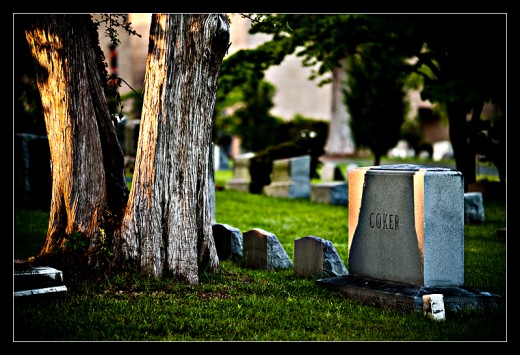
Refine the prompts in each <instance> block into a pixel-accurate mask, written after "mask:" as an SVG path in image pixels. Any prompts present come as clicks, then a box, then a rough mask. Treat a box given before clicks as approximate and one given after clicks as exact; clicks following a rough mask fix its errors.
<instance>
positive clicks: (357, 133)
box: [345, 46, 407, 165]
mask: <svg viewBox="0 0 520 355" xmlns="http://www.w3.org/2000/svg"><path fill="white" fill-rule="evenodd" d="M358 51H360V54H356V55H353V56H351V57H349V58H348V69H347V71H348V80H347V83H348V84H347V85H348V89H347V90H346V91H345V102H346V105H347V107H348V109H349V112H350V116H351V120H350V127H351V129H352V134H353V138H354V140H355V142H356V146H357V147H358V148H362V147H365V148H369V149H370V150H371V151H372V153H373V154H374V165H379V163H380V160H381V157H382V156H384V155H386V153H387V151H388V150H389V149H390V148H392V147H394V146H395V145H396V144H397V141H398V140H399V138H400V128H401V125H402V123H403V122H404V117H405V113H406V107H407V106H406V104H405V93H404V90H403V85H404V78H405V76H406V71H405V64H404V58H402V57H400V56H398V55H396V54H395V53H393V52H392V51H386V50H385V49H384V48H381V47H379V46H363V47H362V48H359V49H358Z"/></svg>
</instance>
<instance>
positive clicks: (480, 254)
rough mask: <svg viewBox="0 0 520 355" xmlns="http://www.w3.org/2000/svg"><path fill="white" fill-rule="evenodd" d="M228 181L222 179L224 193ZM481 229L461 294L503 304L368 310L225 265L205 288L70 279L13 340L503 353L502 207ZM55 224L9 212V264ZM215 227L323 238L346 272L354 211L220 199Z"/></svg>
mask: <svg viewBox="0 0 520 355" xmlns="http://www.w3.org/2000/svg"><path fill="white" fill-rule="evenodd" d="M230 177H231V173H230V172H229V171H219V172H217V175H216V184H217V186H225V181H226V180H227V179H229V178H230ZM484 208H485V221H484V222H483V223H482V224H478V225H465V226H464V285H465V286H467V287H470V288H474V289H478V290H482V291H487V292H490V293H494V294H497V295H499V296H500V301H499V302H498V305H496V306H495V307H493V308H486V309H464V310H461V311H458V312H454V313H447V315H446V319H445V320H443V321H435V320H432V319H430V318H428V317H425V316H424V315H423V313H422V312H417V311H410V312H403V311H399V310H396V309H392V308H380V307H377V306H371V305H365V304H361V303H358V302H356V301H354V300H351V299H348V298H347V297H345V296H344V295H342V294H341V293H338V292H334V291H331V290H328V289H327V288H324V287H321V286H318V285H317V284H316V279H317V278H299V277H296V276H295V274H294V271H293V270H292V269H283V270H256V269H248V268H244V267H241V264H240V260H236V261H233V260H222V261H221V267H220V270H219V271H218V272H217V273H214V274H203V275H201V278H200V284H199V285H187V284H181V283H177V282H172V281H169V280H150V279H146V278H141V277H139V276H136V275H132V274H126V275H112V276H109V277H107V278H105V277H100V278H99V279H96V280H89V281H83V280H77V279H74V278H73V276H72V275H68V274H67V270H63V272H64V283H65V285H66V286H67V292H65V293H63V294H61V295H59V296H57V297H42V298H30V299H29V298H27V299H24V300H19V299H15V300H14V302H13V307H14V308H13V340H14V341H376V342H378V341H383V342H423V341H425V342H447V341H448V342H449V341H468V342H504V341H507V340H508V332H507V296H506V292H507V258H506V252H507V243H506V238H505V237H504V236H503V234H501V233H497V230H499V229H501V228H504V227H506V223H507V221H506V199H505V196H504V197H503V198H492V199H490V198H486V197H484ZM48 219H49V213H48V212H45V211H41V210H25V209H15V210H14V258H15V259H26V258H28V257H30V256H32V255H34V254H35V253H37V251H38V249H39V246H40V243H41V242H42V241H43V238H44V237H45V233H46V231H47V223H48ZM216 221H217V222H218V223H225V224H228V225H230V226H233V227H235V228H238V229H239V230H240V231H241V232H242V233H243V232H245V231H248V230H250V229H252V228H261V229H264V230H266V231H269V232H271V233H274V234H275V235H276V236H277V238H278V240H279V241H280V243H281V245H282V246H283V248H284V249H285V250H286V252H287V254H288V255H289V256H290V257H291V258H292V257H293V255H294V241H295V240H296V239H299V238H302V237H305V236H309V235H312V236H317V237H320V238H322V239H325V240H329V241H331V242H332V243H333V245H334V247H335V248H336V250H337V252H338V254H339V255H340V256H341V258H342V259H343V262H344V264H345V266H346V267H347V269H348V237H347V235H348V209H347V207H346V206H336V205H329V204H323V203H315V202H312V201H309V200H307V199H287V198H276V197H269V196H265V195H255V194H249V193H245V192H241V191H233V190H226V189H218V190H217V191H216Z"/></svg>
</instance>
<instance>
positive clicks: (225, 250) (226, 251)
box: [212, 223, 243, 260]
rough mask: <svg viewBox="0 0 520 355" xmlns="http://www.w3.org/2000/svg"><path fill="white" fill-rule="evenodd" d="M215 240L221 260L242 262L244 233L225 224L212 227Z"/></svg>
mask: <svg viewBox="0 0 520 355" xmlns="http://www.w3.org/2000/svg"><path fill="white" fill-rule="evenodd" d="M212 228H213V239H214V240H215V246H216V248H217V255H218V258H219V259H220V260H227V259H232V260H240V259H241V258H242V249H243V246H242V244H243V243H242V241H243V237H242V233H241V232H240V229H238V228H235V227H232V226H230V225H227V224H224V223H215V224H213V225H212Z"/></svg>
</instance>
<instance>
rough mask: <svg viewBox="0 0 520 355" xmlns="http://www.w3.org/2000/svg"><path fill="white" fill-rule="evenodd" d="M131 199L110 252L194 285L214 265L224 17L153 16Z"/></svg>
mask: <svg viewBox="0 0 520 355" xmlns="http://www.w3.org/2000/svg"><path fill="white" fill-rule="evenodd" d="M150 42H151V43H150V46H149V53H148V59H147V68H146V74H145V80H144V82H145V86H144V105H143V111H142V118H141V128H140V134H139V142H138V148H137V154H136V164H135V172H134V178H133V182H132V189H131V192H130V199H129V203H128V205H127V208H126V211H125V215H124V218H123V222H122V226H121V229H120V233H117V235H116V249H115V252H116V256H117V257H118V258H121V259H123V260H124V261H125V262H126V261H129V262H135V263H136V265H137V266H138V267H139V268H140V269H141V270H142V271H144V272H145V273H147V274H149V275H151V276H155V277H158V276H161V275H171V276H174V277H177V278H179V279H181V280H185V281H188V282H189V283H192V284H197V283H198V281H199V269H209V270H210V271H214V270H216V269H217V268H218V266H219V260H218V256H217V253H216V248H215V243H214V240H213V233H212V228H211V201H210V199H211V189H214V185H213V184H211V181H212V179H211V176H210V175H211V174H212V173H213V172H212V164H213V162H212V161H211V160H210V157H211V149H212V144H211V132H212V114H213V109H214V105H215V98H216V90H217V79H218V73H219V70H220V66H221V64H222V60H223V57H224V55H225V53H226V51H227V48H228V44H229V23H228V22H227V20H226V17H225V16H224V15H216V14H208V15H181V14H170V15H152V23H151V27H150Z"/></svg>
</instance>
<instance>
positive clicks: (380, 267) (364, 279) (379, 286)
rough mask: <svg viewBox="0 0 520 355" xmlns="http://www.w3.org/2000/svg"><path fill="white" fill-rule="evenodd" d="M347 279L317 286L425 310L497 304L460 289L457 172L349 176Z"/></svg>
mask: <svg viewBox="0 0 520 355" xmlns="http://www.w3.org/2000/svg"><path fill="white" fill-rule="evenodd" d="M348 184H349V203H348V213H349V217H348V218H349V220H348V226H349V230H348V244H349V273H350V274H349V275H347V276H342V277H338V278H332V279H328V280H326V279H322V280H318V283H319V284H322V285H326V286H330V287H333V288H335V289H338V290H341V291H342V292H344V293H345V294H347V295H348V296H349V297H352V298H355V299H357V300H360V301H362V302H370V303H375V304H379V305H383V306H394V307H397V308H404V309H410V308H412V309H420V310H423V307H424V302H423V299H422V296H423V295H425V294H442V295H443V301H444V303H445V306H446V308H447V309H449V310H458V309H461V308H466V307H484V306H489V305H494V304H496V301H497V300H498V298H499V296H498V295H493V294H490V293H489V292H481V291H479V290H473V289H470V288H468V287H464V286H463V285H464V181H463V176H462V174H461V173H460V172H458V171H456V170H453V169H447V168H441V167H430V166H420V165H413V164H395V165H386V166H372V167H361V168H357V169H355V170H353V171H351V172H350V174H349V182H348Z"/></svg>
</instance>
